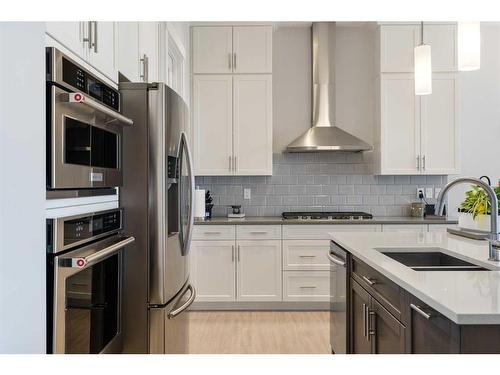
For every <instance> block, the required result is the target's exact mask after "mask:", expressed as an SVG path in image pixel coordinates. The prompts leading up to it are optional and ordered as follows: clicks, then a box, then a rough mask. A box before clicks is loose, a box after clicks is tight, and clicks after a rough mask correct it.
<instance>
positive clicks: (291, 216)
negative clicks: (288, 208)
mask: <svg viewBox="0 0 500 375" xmlns="http://www.w3.org/2000/svg"><path fill="white" fill-rule="evenodd" d="M281 217H282V218H283V219H285V220H352V219H354V220H365V219H373V215H372V214H369V213H366V212H357V211H353V212H351V211H338V212H301V211H298V212H283V213H282V214H281Z"/></svg>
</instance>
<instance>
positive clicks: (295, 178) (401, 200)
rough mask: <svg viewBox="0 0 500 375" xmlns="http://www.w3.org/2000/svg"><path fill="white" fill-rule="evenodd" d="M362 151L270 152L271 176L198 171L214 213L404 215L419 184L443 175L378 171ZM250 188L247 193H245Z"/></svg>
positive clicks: (431, 183)
mask: <svg viewBox="0 0 500 375" xmlns="http://www.w3.org/2000/svg"><path fill="white" fill-rule="evenodd" d="M363 158H364V156H363V155H362V154H336V153H306V154H285V153H284V154H274V155H273V175H272V176H197V177H196V185H197V186H199V187H200V188H201V189H206V190H210V191H211V193H212V196H213V198H214V200H213V203H214V210H213V214H214V216H225V215H227V212H228V207H227V206H228V205H232V204H241V205H242V206H243V210H244V212H245V213H246V215H247V216H278V215H280V214H281V213H282V212H283V211H338V210H342V211H348V210H356V211H366V212H369V213H371V214H373V215H375V216H407V215H409V205H410V203H411V202H414V201H416V196H415V195H416V190H417V188H418V187H423V188H426V187H433V188H435V187H442V185H444V184H445V183H446V180H447V178H446V176H421V175H417V176H376V175H373V174H372V172H371V171H372V166H371V165H370V164H369V163H365V162H364V160H363ZM243 189H251V199H243Z"/></svg>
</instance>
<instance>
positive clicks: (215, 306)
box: [190, 301, 330, 311]
mask: <svg viewBox="0 0 500 375" xmlns="http://www.w3.org/2000/svg"><path fill="white" fill-rule="evenodd" d="M190 310H192V311H221V310H227V311H242V310H247V311H249V310H250V311H253V310H255V311H266V310H272V311H329V310H330V303H329V302H317V301H314V302H280V301H278V302H242V301H234V302H194V303H193V304H192V305H191V307H190Z"/></svg>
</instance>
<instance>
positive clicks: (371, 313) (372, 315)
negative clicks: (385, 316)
mask: <svg viewBox="0 0 500 375" xmlns="http://www.w3.org/2000/svg"><path fill="white" fill-rule="evenodd" d="M367 312H368V317H367V318H368V323H367V330H366V331H367V337H368V340H371V337H372V336H375V335H376V334H377V329H376V328H373V329H372V324H371V321H372V318H375V311H371V310H370V308H368V309H367Z"/></svg>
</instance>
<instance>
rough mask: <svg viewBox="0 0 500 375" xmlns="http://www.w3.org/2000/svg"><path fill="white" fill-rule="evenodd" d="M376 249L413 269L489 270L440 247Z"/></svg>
mask: <svg viewBox="0 0 500 375" xmlns="http://www.w3.org/2000/svg"><path fill="white" fill-rule="evenodd" d="M377 250H378V251H380V252H381V253H382V254H384V255H385V256H387V257H389V258H391V259H394V260H395V261H397V262H399V263H401V264H404V265H405V266H407V267H409V268H411V269H413V270H415V271H490V270H489V269H487V268H484V267H482V266H478V265H477V264H473V263H469V262H467V261H465V260H462V259H459V258H455V257H453V256H451V255H448V254H445V253H443V252H441V251H440V248H427V249H425V250H423V249H418V248H412V249H403V248H401V249H397V248H394V249H390V248H385V249H377Z"/></svg>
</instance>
